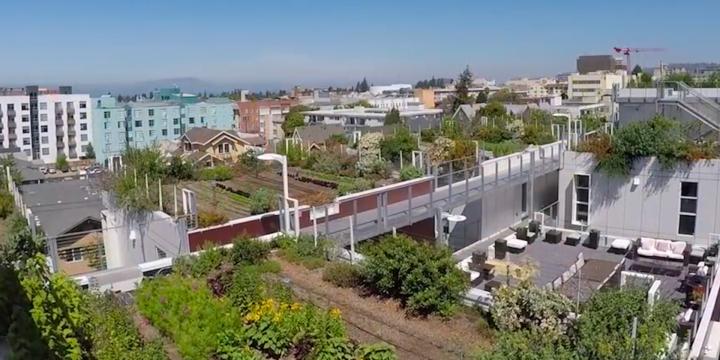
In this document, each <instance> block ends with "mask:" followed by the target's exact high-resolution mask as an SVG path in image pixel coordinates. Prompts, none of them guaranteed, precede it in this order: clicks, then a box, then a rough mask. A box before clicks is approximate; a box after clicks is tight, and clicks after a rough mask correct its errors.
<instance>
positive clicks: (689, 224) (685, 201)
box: [678, 181, 698, 235]
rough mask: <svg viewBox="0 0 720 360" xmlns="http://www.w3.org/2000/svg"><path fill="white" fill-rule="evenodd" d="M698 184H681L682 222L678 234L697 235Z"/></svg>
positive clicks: (684, 182)
mask: <svg viewBox="0 0 720 360" xmlns="http://www.w3.org/2000/svg"><path fill="white" fill-rule="evenodd" d="M697 201H698V184H697V183H696V182H686V181H683V182H681V183H680V222H679V225H678V234H680V235H695V218H696V217H697Z"/></svg>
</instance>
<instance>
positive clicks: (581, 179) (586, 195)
mask: <svg viewBox="0 0 720 360" xmlns="http://www.w3.org/2000/svg"><path fill="white" fill-rule="evenodd" d="M589 211H590V175H585V174H575V197H574V206H573V222H574V223H584V224H587V222H588V215H589Z"/></svg>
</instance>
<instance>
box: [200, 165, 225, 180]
mask: <svg viewBox="0 0 720 360" xmlns="http://www.w3.org/2000/svg"><path fill="white" fill-rule="evenodd" d="M198 177H199V178H200V180H216V181H225V180H230V179H232V178H233V170H232V168H230V167H228V166H224V165H218V166H215V167H211V168H204V169H202V170H200V172H199V174H198Z"/></svg>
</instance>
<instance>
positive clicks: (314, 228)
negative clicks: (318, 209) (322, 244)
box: [310, 206, 318, 247]
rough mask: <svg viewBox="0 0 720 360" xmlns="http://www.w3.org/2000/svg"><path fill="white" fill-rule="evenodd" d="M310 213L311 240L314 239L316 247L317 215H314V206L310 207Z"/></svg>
mask: <svg viewBox="0 0 720 360" xmlns="http://www.w3.org/2000/svg"><path fill="white" fill-rule="evenodd" d="M310 214H311V215H312V220H313V240H315V247H317V241H318V228H317V216H315V207H314V206H313V207H312V208H311V209H310Z"/></svg>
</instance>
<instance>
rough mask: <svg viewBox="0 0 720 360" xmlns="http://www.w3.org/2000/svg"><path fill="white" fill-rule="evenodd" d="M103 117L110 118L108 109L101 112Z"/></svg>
mask: <svg viewBox="0 0 720 360" xmlns="http://www.w3.org/2000/svg"><path fill="white" fill-rule="evenodd" d="M103 118H105V119H109V118H110V112H109V111H104V112H103Z"/></svg>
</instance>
